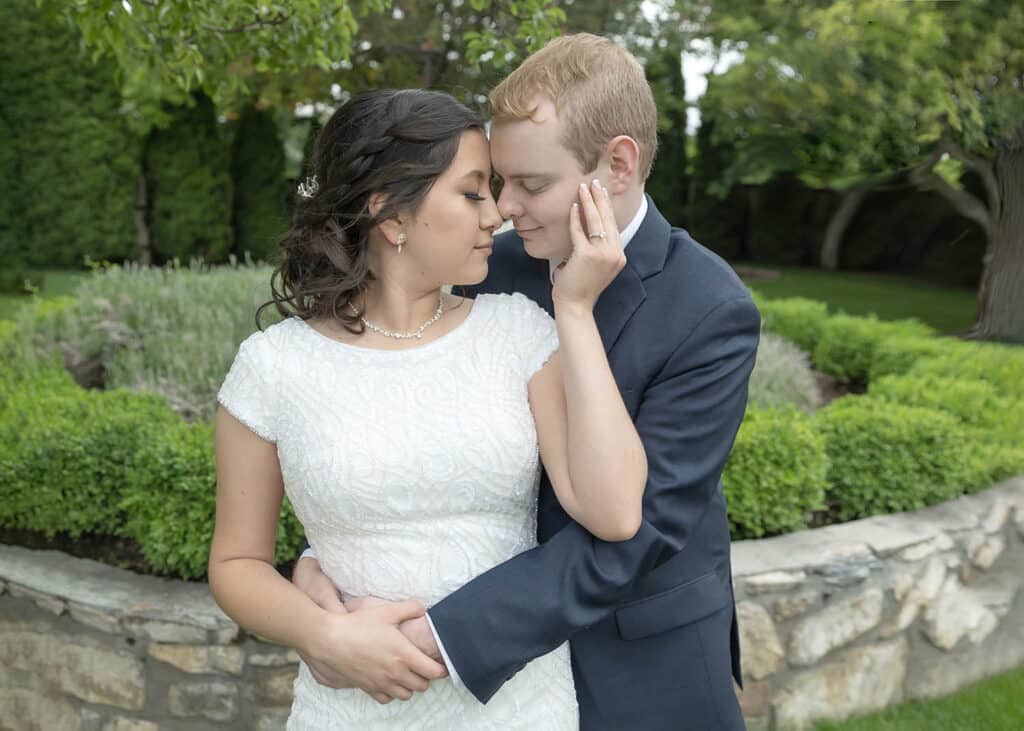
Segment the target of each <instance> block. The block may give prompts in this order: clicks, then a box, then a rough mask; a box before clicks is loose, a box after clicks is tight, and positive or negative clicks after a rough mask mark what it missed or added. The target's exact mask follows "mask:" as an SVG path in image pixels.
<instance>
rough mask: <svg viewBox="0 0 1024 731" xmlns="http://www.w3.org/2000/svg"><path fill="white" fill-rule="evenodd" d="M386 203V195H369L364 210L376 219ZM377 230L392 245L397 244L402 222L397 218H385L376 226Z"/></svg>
mask: <svg viewBox="0 0 1024 731" xmlns="http://www.w3.org/2000/svg"><path fill="white" fill-rule="evenodd" d="M387 201H388V194H387V193H373V194H371V195H370V199H369V200H368V201H367V203H366V208H367V210H368V211H369V212H370V215H371V216H373V217H375V218H376V217H377V215H379V214H380V212H381V209H383V208H384V204H385V203H387ZM377 228H379V229H380V232H381V233H382V234H384V238H386V239H387V240H388V242H390V243H391V244H392V245H397V244H398V234H400V233H401V232H402V220H401V219H400V218H398V217H397V216H396V217H395V218H385V219H384V220H383V221H381V222H380V223H378V224H377Z"/></svg>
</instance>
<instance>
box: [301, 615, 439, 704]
mask: <svg viewBox="0 0 1024 731" xmlns="http://www.w3.org/2000/svg"><path fill="white" fill-rule="evenodd" d="M377 601H378V602H379V603H378V604H374V605H373V606H366V607H364V608H362V609H360V610H359V611H353V612H349V613H348V614H345V615H341V614H334V613H326V614H324V615H323V625H322V626H321V627H320V628H318V629H319V631H318V632H317V633H316V635H317V639H316V641H315V642H314V643H313V646H312V647H309V648H306V651H305V654H306V655H308V656H310V657H312V659H313V660H315V661H316V662H318V663H321V664H323V665H325V666H327V667H328V668H330V669H331V671H332V672H334V673H337V674H338V675H340V676H342V677H344V678H345V679H346V680H347V681H348V683H349V684H350V686H351V687H355V688H359V689H361V690H363V691H365V692H366V693H368V694H370V695H371V696H372V697H373V698H374V700H376V701H377V702H378V703H388V702H390V701H391V700H392V699H394V698H399V699H401V700H409V699H410V698H411V697H412V695H413V693H416V692H423V691H425V690H426V689H427V688H428V687H429V686H430V681H431V680H436V679H438V678H442V677H444V676H445V675H446V674H447V673H446V670H445V667H444V665H441V664H440V663H438V662H435V661H434V660H432V659H431V658H430V657H428V656H427V655H426V654H424V653H423V652H421V651H420V650H419V649H417V648H416V646H415V645H413V643H412V642H411V641H410V640H409V639H408V638H406V637H405V636H404V635H403V634H402V632H401V631H400V630H399V625H401V624H402V623H403V622H406V621H408V620H413V619H416V618H421V617H423V614H424V611H425V610H424V609H423V606H422V605H421V604H419V602H415V601H405V602H384V601H383V600H377Z"/></svg>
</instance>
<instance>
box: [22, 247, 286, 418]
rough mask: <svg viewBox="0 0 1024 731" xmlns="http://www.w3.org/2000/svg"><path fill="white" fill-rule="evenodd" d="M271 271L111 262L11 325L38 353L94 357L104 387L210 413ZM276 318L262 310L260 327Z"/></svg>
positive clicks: (188, 413)
mask: <svg viewBox="0 0 1024 731" xmlns="http://www.w3.org/2000/svg"><path fill="white" fill-rule="evenodd" d="M269 281H270V270H269V269H268V268H265V267H256V266H253V265H251V264H245V265H240V266H234V267H218V268H215V269H209V268H206V267H203V266H200V265H198V264H196V265H193V266H191V267H189V268H187V269H186V268H182V267H175V266H167V267H164V268H162V269H161V268H149V269H144V268H139V267H137V266H128V267H119V266H118V267H111V268H109V269H105V270H102V271H98V272H96V273H95V274H94V275H93V276H92V277H90V278H89V279H87V280H85V281H83V282H82V283H81V284H80V285H79V289H78V292H77V295H78V299H77V302H76V303H75V304H74V306H68V300H61V301H58V302H40V303H39V304H38V305H36V306H35V307H33V308H29V309H26V310H24V311H22V312H21V313H19V315H18V319H17V322H18V323H19V326H20V328H21V330H22V332H23V333H24V337H25V339H26V340H28V341H29V342H30V343H31V344H32V346H33V349H34V350H35V352H36V353H38V354H41V355H42V356H44V357H45V356H46V355H47V354H50V353H54V352H59V353H60V354H61V356H62V357H63V358H64V359H65V360H66V362H67V363H68V364H69V365H70V367H71V368H72V369H73V370H79V369H80V368H82V367H85V366H87V365H89V364H92V363H97V362H98V363H99V365H100V366H101V371H102V373H103V374H104V381H103V385H104V386H105V387H106V388H117V387H126V388H132V389H135V390H141V391H148V392H152V393H156V394H158V395H160V396H163V397H164V398H165V399H166V400H167V401H168V403H170V405H171V406H172V408H174V409H175V410H176V411H177V412H178V413H179V414H181V415H183V416H185V417H186V418H187V419H197V418H198V419H202V420H206V421H209V420H210V419H212V417H213V411H214V406H215V401H216V393H217V388H218V387H219V386H220V383H221V381H222V380H223V378H224V374H226V373H227V371H228V367H229V366H230V364H231V360H232V358H233V357H234V355H235V352H236V351H237V349H238V344H239V343H240V342H241V341H242V340H244V339H245V338H246V337H247V336H248V335H249V334H250V333H252V332H253V331H255V330H256V323H255V312H256V308H257V307H258V306H259V305H260V304H262V303H263V302H264V301H266V300H268V299H270V291H269ZM278 319H279V316H278V315H277V314H276V312H274V311H273V310H270V311H267V312H266V313H265V314H264V319H263V324H264V326H267V325H270V324H271V323H273V322H275V321H276V320H278Z"/></svg>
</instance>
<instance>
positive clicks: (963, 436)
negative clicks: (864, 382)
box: [814, 396, 976, 520]
mask: <svg viewBox="0 0 1024 731" xmlns="http://www.w3.org/2000/svg"><path fill="white" fill-rule="evenodd" d="M814 418H815V421H816V423H817V426H818V429H819V431H820V432H821V433H822V434H823V435H824V437H825V446H826V450H827V452H828V458H829V471H828V499H829V503H830V504H831V505H833V506H834V507H835V509H836V511H837V513H838V515H839V517H840V519H841V520H849V519H852V518H860V517H865V516H869V515H876V514H879V513H892V512H898V511H904V510H916V509H918V508H923V507H925V506H926V505H931V504H933V503H938V502H942V501H944V500H949V499H951V498H953V497H956V496H957V495H959V494H961V493H962V492H963V491H964V489H965V487H967V486H968V485H969V484H970V482H971V481H972V479H973V478H974V477H975V476H976V475H975V474H974V473H973V467H974V466H973V465H972V463H971V448H972V445H971V443H970V440H969V433H968V430H967V429H965V428H964V426H963V425H962V424H961V423H960V422H959V421H958V420H957V419H956V417H953V416H951V415H949V414H946V413H943V412H941V411H935V410H933V409H926V408H917V407H913V406H903V405H901V404H894V403H890V402H888V401H884V400H881V399H875V398H871V397H869V396H860V397H851V396H847V397H845V398H841V399H838V400H836V401H833V402H832V403H831V404H829V405H828V406H826V407H825V408H824V409H821V410H820V411H818V413H817V414H816V415H815V417H814Z"/></svg>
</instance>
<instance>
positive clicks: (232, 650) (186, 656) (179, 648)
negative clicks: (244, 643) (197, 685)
mask: <svg viewBox="0 0 1024 731" xmlns="http://www.w3.org/2000/svg"><path fill="white" fill-rule="evenodd" d="M149 656H150V657H152V658H156V659H157V660H160V661H161V662H165V663H167V664H169V665H173V666H174V667H176V668H178V669H179V670H182V671H184V672H186V673H230V674H231V675H241V674H242V667H243V665H244V664H245V652H244V651H243V650H242V648H241V647H223V646H213V647H209V646H206V645H162V644H159V643H152V644H150V646H149Z"/></svg>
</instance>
